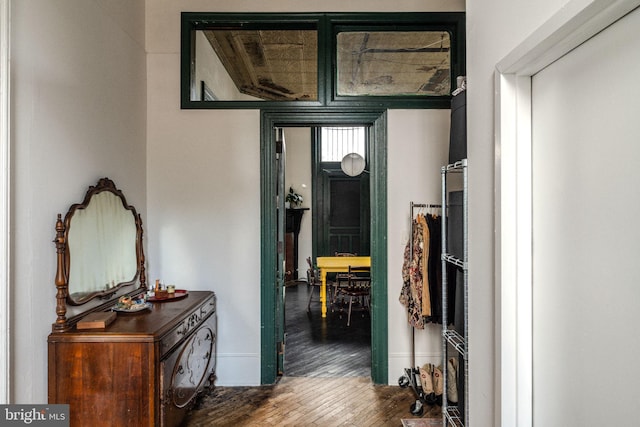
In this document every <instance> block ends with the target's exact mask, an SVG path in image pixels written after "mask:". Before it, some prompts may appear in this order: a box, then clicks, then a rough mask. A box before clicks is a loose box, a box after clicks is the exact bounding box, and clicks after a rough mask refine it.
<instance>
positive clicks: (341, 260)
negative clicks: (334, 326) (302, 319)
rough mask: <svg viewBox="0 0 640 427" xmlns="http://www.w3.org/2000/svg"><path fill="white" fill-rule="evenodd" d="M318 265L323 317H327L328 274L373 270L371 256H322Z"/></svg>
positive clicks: (317, 259)
mask: <svg viewBox="0 0 640 427" xmlns="http://www.w3.org/2000/svg"><path fill="white" fill-rule="evenodd" d="M316 265H317V266H318V270H320V280H321V281H322V284H321V286H320V303H321V304H322V317H327V273H348V272H349V266H351V267H369V268H371V257H369V256H320V257H318V258H316Z"/></svg>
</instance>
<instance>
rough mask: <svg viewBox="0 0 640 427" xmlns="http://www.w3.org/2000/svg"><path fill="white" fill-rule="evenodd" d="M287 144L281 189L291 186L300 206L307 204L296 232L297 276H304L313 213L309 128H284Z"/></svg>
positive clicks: (310, 248)
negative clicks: (297, 196)
mask: <svg viewBox="0 0 640 427" xmlns="http://www.w3.org/2000/svg"><path fill="white" fill-rule="evenodd" d="M284 134H285V141H286V144H287V164H286V168H285V175H286V177H285V180H284V188H285V191H289V187H292V188H293V189H294V191H295V192H296V193H298V194H300V195H301V196H302V205H300V207H302V208H309V210H308V211H305V212H304V213H303V214H302V222H301V223H300V234H299V235H298V279H306V278H307V273H306V272H307V269H308V268H309V265H308V264H307V257H310V256H311V253H312V251H313V247H312V243H313V242H312V236H311V235H312V233H311V225H312V220H311V216H312V215H313V210H312V209H311V208H312V206H311V205H312V203H313V202H312V196H313V185H312V184H311V128H308V127H307V128H305V127H295V128H286V129H285V130H284Z"/></svg>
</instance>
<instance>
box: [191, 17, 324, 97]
mask: <svg viewBox="0 0 640 427" xmlns="http://www.w3.org/2000/svg"><path fill="white" fill-rule="evenodd" d="M192 72H193V74H194V76H193V82H192V88H193V89H192V90H193V93H192V95H191V99H192V100H193V101H207V100H221V101H262V100H266V101H316V100H317V99H318V34H317V31H316V30H299V29H292V30H287V29H284V30H260V29H256V30H252V29H248V30H245V29H240V30H238V29H232V30H228V29H208V30H198V31H196V32H195V61H194V67H193V71H192Z"/></svg>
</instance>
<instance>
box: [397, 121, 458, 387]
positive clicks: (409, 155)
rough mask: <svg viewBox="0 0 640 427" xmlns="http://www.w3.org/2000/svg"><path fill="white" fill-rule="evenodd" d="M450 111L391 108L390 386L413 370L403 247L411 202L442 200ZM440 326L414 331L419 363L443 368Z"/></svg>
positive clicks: (406, 236) (408, 224)
mask: <svg viewBox="0 0 640 427" xmlns="http://www.w3.org/2000/svg"><path fill="white" fill-rule="evenodd" d="M450 114H451V112H450V111H449V110H390V111H389V126H388V133H389V140H388V147H389V150H388V151H389V154H388V164H387V167H388V194H387V197H388V210H387V214H388V217H387V218H388V230H389V231H388V265H387V267H388V273H389V277H388V294H387V297H388V303H387V304H388V307H389V322H388V325H389V384H397V383H398V378H399V377H400V375H402V374H403V369H404V368H409V367H412V366H414V365H413V360H412V355H411V327H410V326H409V323H408V321H407V311H406V309H405V307H404V306H402V304H401V303H400V302H399V300H398V298H399V297H400V291H401V290H402V264H403V261H404V258H403V255H404V249H405V246H406V244H407V241H408V239H409V236H410V235H411V231H410V230H411V228H410V227H411V225H410V217H411V209H410V203H411V202H414V203H435V204H439V203H441V202H442V196H441V178H440V167H441V166H442V165H444V164H446V163H447V161H448V156H449V123H450V120H449V119H450ZM441 331H442V326H441V325H433V324H428V325H427V326H426V327H425V329H424V330H419V329H417V330H416V331H415V340H416V341H415V342H416V360H415V362H416V364H417V365H420V366H422V365H424V364H425V363H427V362H429V363H435V364H437V365H439V364H441V362H442V356H441V349H442V344H441V338H440V333H441Z"/></svg>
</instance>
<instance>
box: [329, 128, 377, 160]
mask: <svg viewBox="0 0 640 427" xmlns="http://www.w3.org/2000/svg"><path fill="white" fill-rule="evenodd" d="M365 129H366V128H364V127H323V128H322V130H321V135H320V141H321V146H322V154H321V161H323V162H340V161H342V159H343V157H344V156H346V155H347V154H350V153H357V154H360V155H361V156H362V157H363V158H364V159H366V158H367V157H366V153H365V151H366V150H365Z"/></svg>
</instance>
